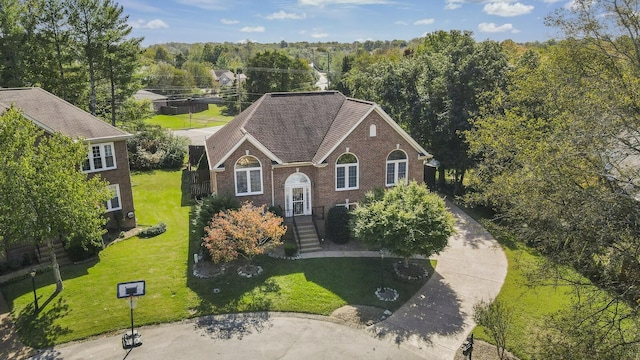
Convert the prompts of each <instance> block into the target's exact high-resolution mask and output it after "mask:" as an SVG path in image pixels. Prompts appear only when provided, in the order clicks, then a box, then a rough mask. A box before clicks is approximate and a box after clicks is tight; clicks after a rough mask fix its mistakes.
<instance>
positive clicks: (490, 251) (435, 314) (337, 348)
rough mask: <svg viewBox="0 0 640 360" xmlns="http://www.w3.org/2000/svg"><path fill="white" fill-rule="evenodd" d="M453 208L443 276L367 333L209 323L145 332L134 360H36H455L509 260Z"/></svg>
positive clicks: (94, 352)
mask: <svg viewBox="0 0 640 360" xmlns="http://www.w3.org/2000/svg"><path fill="white" fill-rule="evenodd" d="M447 205H448V207H449V209H450V211H451V212H452V213H453V214H454V216H455V217H456V220H457V221H456V231H457V233H456V234H455V235H454V236H453V237H452V238H451V239H450V240H449V245H448V247H447V248H446V250H445V251H443V252H442V253H441V254H440V255H439V256H438V257H437V258H438V264H437V265H436V269H435V273H434V274H433V275H432V276H431V278H430V279H429V281H427V283H426V284H425V285H424V286H423V287H422V288H421V289H420V291H418V292H417V293H416V294H415V295H414V296H413V297H412V298H411V299H410V300H409V301H408V302H407V303H405V304H404V305H403V306H402V307H401V308H400V309H398V310H397V311H396V312H395V313H394V314H393V315H391V316H390V317H389V318H388V319H386V320H384V321H381V322H379V323H377V324H375V325H373V326H370V327H369V328H367V329H365V330H361V329H356V328H352V327H349V326H345V325H344V324H343V323H342V322H340V321H336V320H333V319H330V318H326V317H321V316H312V315H300V314H282V313H256V314H238V315H226V316H208V317H203V318H199V319H195V320H188V321H182V322H178V323H174V324H163V325H157V326H148V327H142V328H140V329H139V330H140V333H141V334H142V335H143V341H144V343H143V345H142V346H141V347H140V348H136V349H134V350H133V351H132V352H131V354H129V356H128V357H127V356H125V355H127V354H126V352H124V350H122V347H121V343H120V337H121V335H116V336H106V337H100V338H96V339H92V340H88V341H85V342H76V343H71V344H65V345H62V346H60V347H56V348H54V349H47V350H45V351H43V352H41V353H40V354H38V355H36V356H34V357H32V359H96V360H100V359H105V360H106V359H121V358H123V356H125V357H127V358H129V359H153V360H157V359H205V358H207V359H208V358H214V357H215V358H219V359H301V358H307V359H447V360H450V359H453V358H454V356H455V353H456V351H459V347H460V345H461V344H462V342H463V341H464V340H465V339H466V337H467V336H468V335H469V333H470V331H471V330H472V329H473V327H474V326H475V323H474V321H473V318H472V314H473V305H474V304H476V303H477V302H478V301H479V300H482V299H484V300H492V299H494V298H495V297H496V296H497V294H498V292H499V291H500V288H501V287H502V284H503V283H504V279H505V277H506V274H507V258H506V256H505V254H504V251H503V250H502V248H501V247H500V245H499V244H498V243H497V241H495V240H494V239H493V237H492V236H491V235H490V234H489V233H488V232H487V231H486V230H485V229H484V228H483V227H482V226H480V225H479V224H478V223H477V222H476V221H475V220H473V219H472V218H471V217H469V216H468V215H466V214H465V213H464V212H463V211H462V210H460V209H459V208H458V207H456V206H455V205H453V204H452V203H450V202H448V203H447ZM318 256H322V254H321V253H314V256H313V257H318ZM327 256H348V257H352V256H356V255H355V254H351V253H349V252H343V253H341V254H336V253H333V254H331V255H327ZM357 256H375V257H377V256H379V253H378V252H364V253H363V252H358V255H357Z"/></svg>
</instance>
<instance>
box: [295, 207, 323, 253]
mask: <svg viewBox="0 0 640 360" xmlns="http://www.w3.org/2000/svg"><path fill="white" fill-rule="evenodd" d="M287 220H288V221H287V222H288V223H290V224H291V226H293V219H287ZM295 224H296V228H297V229H298V231H297V234H296V231H295V230H294V234H296V236H297V237H298V239H297V240H298V244H299V245H298V246H299V248H298V252H299V253H300V254H304V253H308V252H314V251H320V250H322V248H321V247H320V239H319V238H318V233H317V232H316V227H315V226H314V225H313V219H312V217H311V216H296V222H295Z"/></svg>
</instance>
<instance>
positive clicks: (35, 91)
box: [0, 88, 136, 228]
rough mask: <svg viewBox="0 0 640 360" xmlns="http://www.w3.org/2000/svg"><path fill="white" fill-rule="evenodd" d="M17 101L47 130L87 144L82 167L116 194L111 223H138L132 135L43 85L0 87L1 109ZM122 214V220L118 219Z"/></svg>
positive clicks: (109, 211)
mask: <svg viewBox="0 0 640 360" xmlns="http://www.w3.org/2000/svg"><path fill="white" fill-rule="evenodd" d="M11 105H14V106H15V107H16V108H18V109H20V110H21V111H22V113H23V114H24V115H25V117H26V118H27V119H29V120H31V121H32V122H33V123H34V124H36V125H37V126H39V127H40V128H42V129H43V130H44V131H45V133H49V134H53V133H55V132H60V133H62V134H64V135H67V136H69V137H71V138H73V139H82V141H84V142H85V143H86V144H87V160H86V162H85V163H84V165H83V166H82V171H83V172H85V173H87V174H89V176H96V175H100V176H101V177H102V178H104V179H105V180H107V182H109V184H110V185H109V188H110V189H111V191H112V192H113V198H112V199H111V200H109V201H107V203H106V204H105V205H106V209H107V213H106V216H107V217H108V218H109V219H110V220H109V222H108V223H107V227H112V228H115V227H122V228H133V227H135V226H136V218H135V212H134V211H135V210H134V204H133V195H132V191H131V177H130V173H129V159H128V155H127V139H128V138H130V137H131V136H132V135H131V134H129V133H127V132H124V131H122V130H120V129H118V128H116V127H113V126H111V125H110V124H108V123H106V122H104V121H102V120H100V119H98V118H97V117H95V116H93V115H91V114H89V113H87V112H86V111H84V110H81V109H80V108H77V107H75V106H73V105H71V104H70V103H68V102H66V101H64V100H62V99H60V98H59V97H57V96H55V95H53V94H51V93H49V92H47V91H45V90H43V89H40V88H15V89H3V88H0V112H4V111H5V110H6V109H8V108H10V107H11ZM115 216H118V217H119V218H121V219H119V220H120V224H119V226H118V221H117V220H116V219H115Z"/></svg>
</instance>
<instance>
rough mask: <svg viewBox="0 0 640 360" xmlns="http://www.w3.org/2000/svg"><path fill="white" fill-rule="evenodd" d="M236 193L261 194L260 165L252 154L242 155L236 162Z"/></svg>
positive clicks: (240, 194) (239, 194)
mask: <svg viewBox="0 0 640 360" xmlns="http://www.w3.org/2000/svg"><path fill="white" fill-rule="evenodd" d="M235 175H236V195H238V196H242V195H256V194H262V166H261V165H260V161H258V159H256V158H255V157H253V156H249V155H247V156H243V157H241V158H240V159H238V161H237V162H236V165H235Z"/></svg>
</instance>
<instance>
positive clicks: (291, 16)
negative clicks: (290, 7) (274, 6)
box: [266, 10, 307, 20]
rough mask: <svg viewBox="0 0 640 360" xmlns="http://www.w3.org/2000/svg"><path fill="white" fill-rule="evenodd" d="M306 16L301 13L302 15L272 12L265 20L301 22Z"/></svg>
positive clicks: (281, 11)
mask: <svg viewBox="0 0 640 360" xmlns="http://www.w3.org/2000/svg"><path fill="white" fill-rule="evenodd" d="M306 17H307V14H305V13H302V14H296V13H288V12H284V11H283V10H280V11H278V12H274V13H273V14H271V15H267V16H266V18H267V19H268V20H286V19H289V20H302V19H306Z"/></svg>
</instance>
